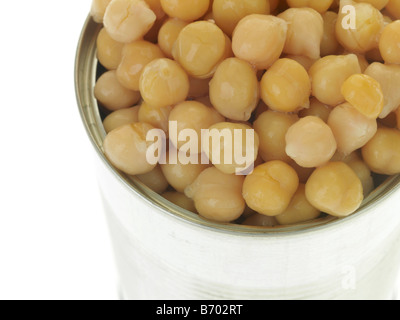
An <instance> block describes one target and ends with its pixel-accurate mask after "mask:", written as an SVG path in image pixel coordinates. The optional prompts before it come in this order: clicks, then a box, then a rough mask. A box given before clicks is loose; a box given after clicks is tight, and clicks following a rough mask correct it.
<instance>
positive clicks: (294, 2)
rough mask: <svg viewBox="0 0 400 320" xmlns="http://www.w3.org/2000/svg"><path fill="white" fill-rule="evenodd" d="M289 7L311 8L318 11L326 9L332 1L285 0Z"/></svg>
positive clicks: (322, 11)
mask: <svg viewBox="0 0 400 320" xmlns="http://www.w3.org/2000/svg"><path fill="white" fill-rule="evenodd" d="M287 3H288V5H289V7H291V8H304V7H308V8H312V9H314V10H316V11H318V12H319V13H324V12H326V11H328V9H329V8H330V6H331V5H332V3H333V0H287Z"/></svg>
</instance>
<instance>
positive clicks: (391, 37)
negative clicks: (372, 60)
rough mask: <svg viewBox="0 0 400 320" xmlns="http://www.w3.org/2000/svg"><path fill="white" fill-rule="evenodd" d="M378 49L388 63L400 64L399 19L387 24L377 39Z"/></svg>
mask: <svg viewBox="0 0 400 320" xmlns="http://www.w3.org/2000/svg"><path fill="white" fill-rule="evenodd" d="M379 50H380V52H381V55H382V58H383V60H385V62H386V63H388V64H391V63H392V64H400V21H399V20H397V21H395V22H392V23H391V24H389V25H387V26H386V27H385V29H383V33H382V35H381V38H380V40H379Z"/></svg>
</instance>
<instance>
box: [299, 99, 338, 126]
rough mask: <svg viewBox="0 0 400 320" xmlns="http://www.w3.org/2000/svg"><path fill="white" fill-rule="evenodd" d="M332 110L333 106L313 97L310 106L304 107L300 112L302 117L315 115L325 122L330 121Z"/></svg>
mask: <svg viewBox="0 0 400 320" xmlns="http://www.w3.org/2000/svg"><path fill="white" fill-rule="evenodd" d="M331 112H332V108H331V107H329V106H327V105H326V104H324V103H322V102H320V101H318V99H316V98H311V100H310V107H309V108H308V109H303V110H301V111H300V112H299V116H300V118H305V117H308V116H315V117H318V118H320V119H321V120H323V121H324V122H328V119H329V115H330V113H331Z"/></svg>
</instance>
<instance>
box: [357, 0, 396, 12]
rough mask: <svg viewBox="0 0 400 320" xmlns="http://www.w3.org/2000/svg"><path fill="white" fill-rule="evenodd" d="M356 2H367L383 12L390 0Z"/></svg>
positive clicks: (360, 1) (360, 0)
mask: <svg viewBox="0 0 400 320" xmlns="http://www.w3.org/2000/svg"><path fill="white" fill-rule="evenodd" d="M354 1H355V2H359V3H362V2H366V3H369V4H371V5H373V6H374V7H375V8H377V9H378V10H382V9H383V8H385V7H386V5H387V4H388V2H389V0H354Z"/></svg>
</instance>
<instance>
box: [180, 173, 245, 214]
mask: <svg viewBox="0 0 400 320" xmlns="http://www.w3.org/2000/svg"><path fill="white" fill-rule="evenodd" d="M243 181H244V177H243V176H237V175H233V174H225V173H222V172H221V171H219V170H218V169H217V168H215V167H211V168H208V169H206V170H204V171H203V172H202V173H201V174H200V175H199V176H198V177H197V179H196V180H195V182H194V183H193V184H191V185H190V186H188V187H187V188H186V189H185V194H186V196H188V197H189V198H191V199H193V200H194V203H195V206H196V209H197V211H198V213H199V214H200V215H201V216H202V217H204V218H206V219H209V220H213V221H217V222H232V221H235V220H236V219H238V218H239V217H240V216H241V215H242V213H243V212H244V210H245V207H246V204H245V201H244V199H243V196H242V187H243Z"/></svg>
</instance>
